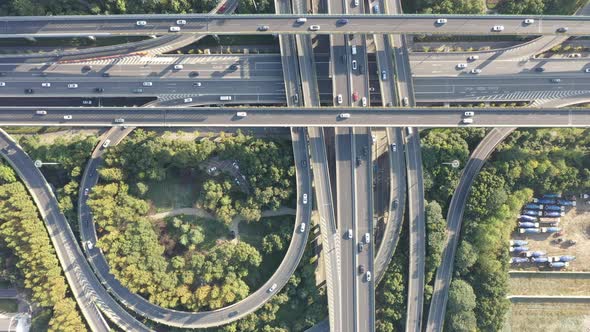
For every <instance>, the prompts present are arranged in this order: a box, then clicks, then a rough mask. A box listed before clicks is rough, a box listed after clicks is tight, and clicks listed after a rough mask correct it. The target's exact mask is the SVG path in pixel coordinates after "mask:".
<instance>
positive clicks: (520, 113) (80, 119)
mask: <svg viewBox="0 0 590 332" xmlns="http://www.w3.org/2000/svg"><path fill="white" fill-rule="evenodd" d="M39 109H40V108H39V107H7V106H2V107H0V125H10V126H22V125H24V126H94V127H99V126H100V127H105V126H112V125H117V123H116V122H115V120H117V119H124V120H125V122H124V124H126V125H128V126H142V127H168V126H171V127H176V126H193V127H205V126H212V127H215V126H225V127H271V126H272V127H292V126H307V127H316V126H320V127H324V126H332V127H356V126H363V127H383V126H393V127H402V126H403V127H408V126H409V127H411V126H421V127H464V126H465V125H462V124H461V122H462V118H463V113H464V109H461V108H459V109H457V108H437V107H424V108H382V109H361V108H357V107H352V108H345V107H342V108H331V107H329V108H285V107H265V108H257V107H235V108H231V107H199V108H183V107H179V108H174V107H101V108H98V107H46V108H43V110H45V111H47V115H36V114H35V112H36V111H37V110H39ZM469 110H470V111H473V112H475V117H474V123H473V124H472V125H469V126H473V127H588V126H590V110H587V109H579V108H569V107H568V108H547V109H536V108H519V109H511V108H501V107H489V108H470V109H469ZM237 112H246V114H247V116H245V117H240V116H238V115H237ZM342 113H348V114H350V118H347V119H343V118H342V117H341V116H340V114H342ZM68 115H71V117H72V118H71V120H65V119H64V117H65V116H68ZM119 125H120V124H119Z"/></svg>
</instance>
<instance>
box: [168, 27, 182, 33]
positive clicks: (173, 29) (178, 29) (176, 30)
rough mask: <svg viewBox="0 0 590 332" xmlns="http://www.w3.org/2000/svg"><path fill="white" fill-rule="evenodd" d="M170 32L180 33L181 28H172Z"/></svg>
mask: <svg viewBox="0 0 590 332" xmlns="http://www.w3.org/2000/svg"><path fill="white" fill-rule="evenodd" d="M168 30H170V32H178V31H180V27H170V29H168Z"/></svg>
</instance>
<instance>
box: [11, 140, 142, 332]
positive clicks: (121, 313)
mask: <svg viewBox="0 0 590 332" xmlns="http://www.w3.org/2000/svg"><path fill="white" fill-rule="evenodd" d="M0 147H1V149H0V153H2V156H3V157H4V158H5V159H6V160H7V161H8V162H9V163H10V164H11V165H12V167H13V168H14V170H15V171H16V172H17V173H18V175H19V177H20V178H21V180H22V181H23V182H24V184H25V186H26V187H27V189H28V190H29V192H30V193H31V196H32V197H33V200H34V201H35V204H36V205H37V207H38V208H39V213H40V214H41V217H42V218H43V221H44V222H45V225H46V227H47V231H48V233H49V237H50V239H51V242H52V243H53V247H54V248H55V251H56V254H57V257H58V259H59V262H60V264H61V266H62V269H63V271H64V274H65V276H66V279H67V281H68V284H69V286H70V289H71V291H72V293H73V294H74V298H75V299H76V302H77V303H78V307H79V308H80V310H81V311H82V314H83V316H84V318H85V319H86V323H87V324H88V326H89V327H90V328H91V329H92V330H93V331H105V332H106V331H110V327H109V325H108V323H107V322H106V320H105V319H104V318H103V317H102V315H101V313H100V312H99V311H98V308H100V310H101V311H102V312H104V313H105V314H106V316H107V317H108V318H109V319H110V320H111V321H112V322H114V323H115V324H117V325H118V326H119V327H120V328H121V329H123V330H125V331H149V329H148V328H147V327H146V326H144V325H143V324H142V323H140V322H139V321H137V320H136V319H135V318H134V317H132V316H131V315H130V314H129V313H127V311H125V310H124V309H123V308H121V306H119V304H118V303H117V302H116V301H115V300H113V298H111V296H110V295H109V294H108V293H107V291H106V290H105V288H104V287H103V286H102V285H101V283H100V281H99V280H98V279H97V278H96V276H95V275H94V273H93V271H92V269H91V268H90V265H88V262H87V261H86V260H85V259H84V255H83V254H82V251H81V250H80V247H79V246H78V243H77V241H76V238H75V237H74V233H73V232H72V230H71V228H70V226H69V224H68V222H67V220H66V218H65V216H64V215H63V214H62V213H61V212H60V209H59V205H58V203H57V199H56V198H55V196H54V195H53V192H52V191H51V189H50V186H49V184H48V183H47V181H46V180H45V178H44V177H43V175H42V174H41V172H40V171H39V170H38V169H37V168H36V167H35V166H34V163H33V160H31V158H30V157H29V156H28V155H27V154H26V153H25V152H24V151H23V150H22V148H21V147H20V146H19V145H17V144H16V143H15V142H14V141H12V138H11V137H10V136H8V134H6V133H5V132H4V131H2V130H0Z"/></svg>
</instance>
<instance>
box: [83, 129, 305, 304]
mask: <svg viewBox="0 0 590 332" xmlns="http://www.w3.org/2000/svg"><path fill="white" fill-rule="evenodd" d="M284 149H288V151H289V152H290V151H291V148H290V146H289V145H288V143H287V142H279V143H275V142H272V141H265V140H261V139H256V138H253V137H250V136H245V135H243V134H241V133H239V134H237V135H235V136H225V135H222V137H221V138H219V139H218V140H217V141H216V142H214V141H213V140H211V139H208V138H204V139H201V140H199V141H184V140H173V139H170V138H168V137H166V136H157V135H156V133H153V132H146V131H143V130H140V129H138V130H136V131H135V132H134V133H133V134H132V135H131V136H130V137H128V138H127V139H126V140H125V141H123V142H122V143H121V144H119V145H117V146H113V147H111V148H109V151H108V152H107V153H106V154H105V162H104V166H103V167H102V168H101V169H99V175H100V178H101V181H102V182H101V184H100V185H98V186H95V187H94V189H93V191H92V193H91V195H90V199H89V200H88V205H89V206H90V207H91V209H92V211H93V216H94V221H95V222H96V223H97V226H98V227H99V228H98V230H99V233H100V240H99V242H98V243H97V246H98V247H100V248H102V249H103V251H104V253H105V255H106V257H107V259H108V260H109V264H110V267H111V271H112V272H113V273H114V274H115V276H116V277H117V278H118V279H119V280H120V281H121V282H122V283H123V284H124V285H125V286H126V287H128V288H129V289H130V290H131V291H133V292H136V293H138V294H141V295H142V296H145V297H146V298H148V299H149V301H151V302H152V303H155V304H158V305H160V306H163V307H169V308H180V309H186V310H191V311H197V310H204V309H217V308H220V307H223V306H226V305H228V304H231V303H233V302H236V301H239V300H240V299H242V298H244V297H246V296H247V295H248V294H249V292H250V288H251V287H254V286H257V285H260V284H261V283H262V282H264V281H265V280H266V279H264V278H267V277H268V276H269V275H267V274H266V272H265V271H259V270H260V269H259V268H258V267H259V266H260V265H261V263H262V260H263V258H264V259H266V256H264V257H263V255H261V254H260V251H263V253H264V254H265V255H275V254H278V256H280V255H281V254H282V253H283V252H284V251H285V250H286V249H287V246H288V241H289V240H290V235H291V232H292V223H291V224H290V225H287V226H288V227H286V228H285V227H282V226H281V227H276V226H277V225H276V224H274V225H267V226H268V227H267V228H268V229H266V230H267V231H268V233H266V232H265V234H268V235H266V236H265V237H264V238H263V239H262V241H261V243H260V244H253V243H247V242H243V241H241V242H238V243H237V244H235V243H231V242H222V243H221V244H217V245H215V244H214V243H213V241H211V239H217V238H219V236H220V235H221V233H224V234H227V227H226V225H227V224H228V223H230V222H231V220H232V218H233V217H234V216H235V215H236V214H237V213H238V211H239V212H240V213H241V214H242V215H243V216H244V217H245V219H247V220H248V221H252V220H258V219H260V216H261V209H262V208H265V209H267V208H278V207H279V206H280V205H282V204H283V202H285V201H287V200H288V199H289V198H291V197H292V196H293V195H294V194H293V182H294V179H293V176H294V168H293V165H292V163H293V158H292V155H291V153H284ZM281 152H282V153H281ZM214 156H217V157H218V158H220V159H229V158H230V157H231V158H232V159H231V160H234V159H237V160H238V161H239V165H240V169H241V172H242V173H243V174H244V175H245V176H246V178H247V180H248V185H249V188H250V190H251V194H250V195H249V196H247V195H246V193H244V192H242V191H241V190H240V187H239V186H237V185H236V184H235V182H234V181H232V179H231V178H229V175H224V174H222V175H220V176H219V177H216V178H214V179H211V180H208V181H205V182H204V183H203V185H202V187H201V190H200V191H201V196H200V198H199V201H200V203H201V204H202V205H203V207H205V208H206V209H208V210H210V211H212V212H214V213H215V214H216V216H217V217H218V219H220V220H221V221H222V222H223V223H222V224H220V223H219V222H218V221H215V220H209V221H208V222H209V223H216V224H217V225H219V226H215V227H211V226H210V225H208V224H207V223H199V222H198V221H195V220H189V219H187V218H183V217H176V218H170V219H168V220H167V221H166V222H165V224H164V225H160V227H158V225H157V224H156V225H154V224H153V222H152V221H151V220H150V219H149V218H148V217H147V214H148V211H149V208H150V207H149V204H148V202H147V201H145V200H143V199H141V198H140V197H143V196H144V195H145V194H146V193H147V192H148V191H149V185H148V184H147V183H149V182H152V181H166V177H167V176H169V175H170V174H187V173H190V174H196V175H197V176H196V177H197V178H198V177H199V176H200V177H206V176H207V174H206V172H205V170H202V169H201V168H200V165H201V164H202V163H203V162H204V161H205V160H207V159H208V158H211V157H214ZM218 178H221V179H220V180H218ZM273 226H274V227H273ZM220 229H221V232H220Z"/></svg>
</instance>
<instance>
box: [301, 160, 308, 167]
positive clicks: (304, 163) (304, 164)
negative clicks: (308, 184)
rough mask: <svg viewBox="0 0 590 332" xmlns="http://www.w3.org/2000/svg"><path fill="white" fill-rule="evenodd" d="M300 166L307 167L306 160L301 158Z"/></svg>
mask: <svg viewBox="0 0 590 332" xmlns="http://www.w3.org/2000/svg"><path fill="white" fill-rule="evenodd" d="M301 167H307V160H305V159H303V160H301Z"/></svg>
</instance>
